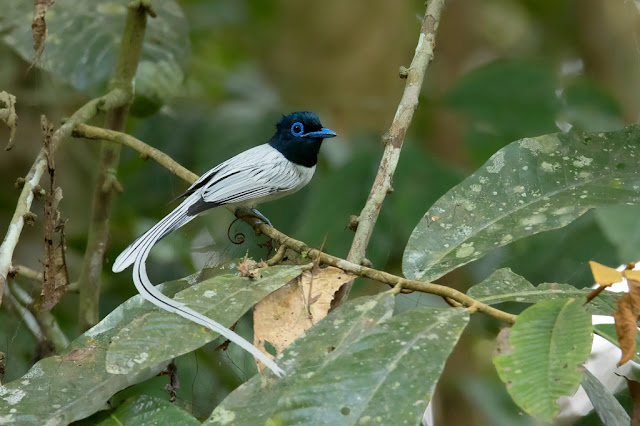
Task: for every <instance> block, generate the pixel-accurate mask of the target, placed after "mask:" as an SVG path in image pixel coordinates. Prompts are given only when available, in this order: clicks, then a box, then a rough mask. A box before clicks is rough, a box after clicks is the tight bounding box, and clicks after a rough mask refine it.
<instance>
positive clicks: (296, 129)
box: [291, 121, 304, 136]
mask: <svg viewBox="0 0 640 426" xmlns="http://www.w3.org/2000/svg"><path fill="white" fill-rule="evenodd" d="M303 133H304V126H303V125H302V123H301V122H299V121H296V122H295V123H293V125H292V126H291V134H292V135H293V136H302V134H303Z"/></svg>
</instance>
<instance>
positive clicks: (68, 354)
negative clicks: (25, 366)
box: [0, 265, 230, 426]
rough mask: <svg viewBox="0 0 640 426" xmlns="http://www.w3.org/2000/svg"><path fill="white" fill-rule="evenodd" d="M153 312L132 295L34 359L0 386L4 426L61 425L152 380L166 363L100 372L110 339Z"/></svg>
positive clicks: (168, 290)
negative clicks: (63, 346)
mask: <svg viewBox="0 0 640 426" xmlns="http://www.w3.org/2000/svg"><path fill="white" fill-rule="evenodd" d="M229 268H230V266H229V265H223V266H221V267H220V268H215V269H212V270H210V271H207V273H208V274H214V275H215V274H220V273H226V272H227V271H229ZM199 275H200V274H195V275H193V276H191V277H187V278H184V279H181V280H177V281H173V282H170V283H167V284H164V285H163V286H161V288H162V291H163V293H165V294H167V295H169V296H173V295H174V294H175V293H177V292H178V291H181V290H183V289H185V288H187V287H189V285H191V284H192V283H193V282H195V281H197V280H198V277H199ZM154 310H157V308H156V307H154V306H153V305H152V304H151V303H149V302H147V301H145V300H144V299H143V298H142V297H141V296H135V297H132V298H131V299H129V300H127V301H126V302H124V303H123V304H122V305H120V306H119V307H118V308H116V309H115V310H114V311H113V312H111V313H110V314H109V315H107V317H106V318H104V319H103V320H102V321H100V323H98V324H97V325H96V326H95V327H93V328H91V329H90V330H88V331H87V332H86V333H84V334H83V335H82V336H80V337H78V338H77V339H76V340H74V341H73V342H72V343H71V344H70V346H69V348H68V349H67V350H65V351H64V352H63V353H61V354H60V355H57V356H52V357H49V358H45V359H43V360H41V361H38V362H37V363H36V364H35V365H34V366H33V367H32V368H31V369H30V370H29V371H28V372H27V374H25V375H24V376H23V377H21V378H20V379H18V380H14V381H12V382H10V383H7V384H5V385H4V386H2V387H0V419H1V420H3V421H4V422H5V424H47V425H51V426H53V425H66V424H68V423H70V422H72V421H75V420H78V419H82V418H84V417H87V416H89V415H91V414H93V413H95V412H96V411H99V410H103V409H106V408H108V407H107V405H106V402H107V400H108V399H109V398H110V397H111V396H112V395H113V394H115V393H116V392H118V391H120V390H122V389H124V388H126V387H128V386H130V385H132V384H135V383H138V382H141V381H144V380H146V379H148V378H150V377H153V376H155V375H156V374H157V373H158V372H159V371H161V370H162V369H163V368H164V367H165V366H166V362H159V363H157V364H156V365H153V366H151V365H147V366H146V367H145V368H140V369H138V370H136V371H135V372H132V373H131V374H128V375H114V374H111V373H108V372H107V370H106V368H105V367H106V366H105V362H106V357H107V348H108V346H109V343H110V342H111V339H112V338H113V337H114V336H115V335H116V334H118V333H119V332H120V331H121V330H122V329H123V328H126V327H128V326H129V324H130V323H131V321H132V320H134V318H136V317H137V316H139V315H143V314H146V313H149V312H151V311H154Z"/></svg>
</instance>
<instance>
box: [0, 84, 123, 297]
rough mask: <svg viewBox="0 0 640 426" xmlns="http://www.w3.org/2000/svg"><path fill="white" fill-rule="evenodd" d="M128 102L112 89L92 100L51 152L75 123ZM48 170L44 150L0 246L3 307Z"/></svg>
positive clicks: (59, 136)
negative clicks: (20, 242)
mask: <svg viewBox="0 0 640 426" xmlns="http://www.w3.org/2000/svg"><path fill="white" fill-rule="evenodd" d="M125 102H126V99H125V98H124V97H123V93H122V92H121V91H119V90H112V91H110V92H109V93H107V94H106V95H104V96H102V97H100V98H96V99H92V100H90V101H89V102H87V103H86V104H85V105H83V106H82V107H81V108H80V109H78V110H77V111H76V112H75V113H74V114H73V115H72V116H71V118H69V119H68V120H67V121H66V122H65V123H64V124H63V125H62V126H60V128H58V130H56V131H55V132H54V134H53V136H52V137H51V144H52V147H53V148H52V150H53V151H55V150H57V149H58V147H59V146H60V144H61V143H62V142H63V141H64V140H65V139H67V138H68V137H69V136H70V135H71V131H72V130H73V127H74V126H75V125H76V124H78V123H82V122H85V121H89V120H90V119H92V118H93V117H94V116H95V115H96V114H97V113H98V112H99V111H101V110H109V109H112V108H115V107H118V106H120V105H123V104H124V103H125ZM46 168H47V156H46V153H45V151H44V149H41V150H40V152H39V153H38V156H37V157H36V159H35V161H34V162H33V165H32V166H31V169H30V170H29V173H27V176H26V177H25V179H24V186H23V187H22V191H21V192H20V196H19V198H18V202H17V204H16V210H15V212H14V213H13V218H12V219H11V222H10V223H9V229H8V230H7V233H6V235H5V237H4V240H3V242H2V244H1V245H0V305H1V304H2V296H3V294H4V288H5V286H6V283H7V276H8V274H9V269H10V268H11V262H12V259H13V253H14V251H15V249H16V245H17V244H18V240H19V239H20V234H21V233H22V228H23V227H24V223H25V219H24V217H25V215H27V214H29V212H30V211H31V204H32V203H33V197H34V189H35V188H36V186H37V185H38V183H39V182H40V178H41V177H42V175H43V173H44V171H45V170H46Z"/></svg>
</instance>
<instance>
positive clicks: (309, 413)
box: [205, 293, 469, 425]
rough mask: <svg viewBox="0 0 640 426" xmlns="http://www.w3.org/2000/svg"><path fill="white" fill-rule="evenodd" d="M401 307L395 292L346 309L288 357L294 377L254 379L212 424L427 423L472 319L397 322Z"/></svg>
mask: <svg viewBox="0 0 640 426" xmlns="http://www.w3.org/2000/svg"><path fill="white" fill-rule="evenodd" d="M393 304H394V301H393V296H391V295H390V294H388V293H382V294H379V295H376V296H371V297H362V298H358V299H356V300H353V301H350V302H348V303H346V304H344V305H343V306H341V307H340V308H339V309H337V310H336V311H334V312H332V313H331V314H330V315H328V316H327V317H326V318H324V319H323V320H322V321H320V322H319V323H318V324H316V325H315V326H314V327H312V328H311V329H309V330H307V332H306V333H305V334H304V335H303V336H302V337H300V338H298V339H297V340H296V341H295V342H294V343H293V344H292V345H291V346H289V348H287V349H286V350H285V351H284V352H283V353H282V357H281V359H280V360H279V364H280V365H282V366H283V367H284V368H285V370H287V371H288V372H289V374H288V375H287V376H286V377H284V378H283V379H277V380H271V379H269V380H268V381H267V382H265V379H264V378H262V377H254V378H252V379H251V380H249V381H248V382H247V383H245V384H243V385H242V386H240V387H239V388H238V389H236V390H235V391H234V392H232V393H231V395H229V397H227V398H226V399H225V400H224V401H223V402H222V403H221V404H220V405H219V406H218V407H217V408H216V409H215V410H214V412H213V413H212V415H211V417H210V418H209V420H208V421H207V422H206V423H205V424H207V425H213V424H230V423H232V424H300V425H304V424H311V425H313V424H341V425H350V424H365V423H367V422H369V421H372V422H376V423H381V424H417V423H419V421H420V418H421V416H422V414H423V413H424V410H425V408H426V406H427V404H428V402H429V400H430V398H431V394H432V393H433V390H434V388H435V385H436V382H437V380H438V378H439V377H440V374H441V373H442V369H443V368H444V363H445V361H446V360H447V358H448V356H449V354H450V353H451V350H452V349H453V347H454V346H455V344H456V342H457V341H458V338H459V337H460V334H461V333H462V331H463V330H464V328H465V326H466V325H467V322H468V320H469V314H468V312H467V311H466V310H465V309H451V308H447V309H434V308H428V307H423V308H420V309H416V310H413V311H407V312H405V313H403V314H401V315H398V316H395V317H391V313H392V311H393ZM265 389H268V391H267V392H265Z"/></svg>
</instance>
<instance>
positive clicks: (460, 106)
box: [446, 60, 560, 158]
mask: <svg viewBox="0 0 640 426" xmlns="http://www.w3.org/2000/svg"><path fill="white" fill-rule="evenodd" d="M554 80H555V78H554V74H553V72H552V71H551V70H549V69H546V68H543V67H540V66H539V65H537V64H535V63H532V62H525V61H519V60H498V61H495V62H491V63H489V64H487V65H484V66H481V67H478V68H476V69H474V70H473V71H471V72H469V73H468V74H466V75H464V76H463V77H462V78H460V79H459V80H458V82H457V84H456V85H455V86H454V87H453V88H452V89H451V91H450V92H449V93H448V94H447V95H446V103H447V106H449V107H451V108H454V109H455V110H458V111H460V112H463V113H465V114H466V115H467V116H469V117H470V118H471V119H472V120H474V121H475V123H474V124H475V127H479V128H483V129H485V130H486V131H487V132H489V133H493V134H495V133H499V134H509V135H511V136H516V137H518V136H524V135H531V134H534V135H535V134H541V133H547V132H551V131H553V130H554V129H555V125H554V120H555V118H556V113H557V111H558V110H559V106H560V105H559V103H558V100H557V97H556V95H555V89H556V82H555V81H554ZM514 93H517V94H518V96H514ZM485 158H486V157H485Z"/></svg>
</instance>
